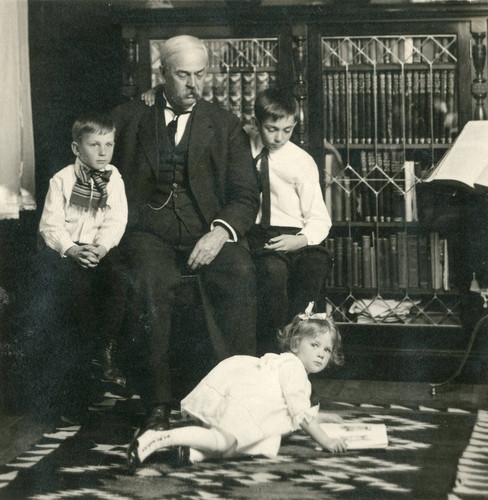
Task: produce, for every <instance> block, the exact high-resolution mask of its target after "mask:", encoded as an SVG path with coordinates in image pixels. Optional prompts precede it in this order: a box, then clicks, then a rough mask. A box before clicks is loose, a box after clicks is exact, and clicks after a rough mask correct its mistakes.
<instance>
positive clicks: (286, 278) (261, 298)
mask: <svg viewBox="0 0 488 500" xmlns="http://www.w3.org/2000/svg"><path fill="white" fill-rule="evenodd" d="M299 231H300V229H299V228H284V227H271V228H269V229H267V230H263V229H262V228H260V227H259V226H256V227H255V228H254V229H253V230H252V231H251V234H250V235H249V241H250V245H251V250H252V256H253V259H254V262H255V264H256V270H257V284H258V334H257V336H258V346H260V348H259V353H261V354H262V353H263V352H264V351H266V350H276V348H277V343H276V333H277V330H278V329H279V328H282V327H283V326H285V325H286V324H287V323H288V322H289V321H290V320H291V319H292V318H293V317H294V316H295V315H296V314H298V313H300V312H303V311H304V310H305V308H306V307H307V305H308V303H309V302H310V301H315V302H317V301H318V300H319V299H320V298H321V295H322V293H323V291H324V288H325V281H326V279H327V277H328V275H329V273H330V271H331V268H332V262H333V259H332V258H331V256H330V255H329V253H328V252H327V250H326V249H325V248H324V247H323V246H321V245H311V246H307V247H304V248H301V249H300V250H297V251H294V252H276V251H274V250H267V249H264V248H263V245H264V243H265V242H267V241H268V240H269V239H270V238H272V237H275V236H278V235H281V234H297V233H298V232H299ZM317 305H318V306H319V307H318V309H319V310H320V305H319V304H317Z"/></svg>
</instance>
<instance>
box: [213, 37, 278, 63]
mask: <svg viewBox="0 0 488 500" xmlns="http://www.w3.org/2000/svg"><path fill="white" fill-rule="evenodd" d="M205 45H206V46H207V49H208V63H209V68H210V69H212V68H220V69H227V68H276V65H277V63H278V39H277V38H247V39H246V38H245V39H234V40H232V39H212V40H205Z"/></svg>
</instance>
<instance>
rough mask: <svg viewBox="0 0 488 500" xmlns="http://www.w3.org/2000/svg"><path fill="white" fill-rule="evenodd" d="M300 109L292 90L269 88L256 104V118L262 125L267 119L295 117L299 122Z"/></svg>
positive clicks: (258, 98)
mask: <svg viewBox="0 0 488 500" xmlns="http://www.w3.org/2000/svg"><path fill="white" fill-rule="evenodd" d="M299 112H300V108H299V106H298V102H297V100H296V99H295V97H294V96H293V93H292V92H291V90H288V89H285V88H278V87H275V88H269V89H266V90H265V91H264V92H263V93H261V94H260V95H259V96H258V97H257V99H256V102H255V104H254V116H255V117H256V120H257V121H258V122H260V123H262V122H263V121H264V120H266V118H271V119H272V120H274V121H276V120H280V119H282V118H288V117H289V116H293V117H294V118H295V121H298V115H299Z"/></svg>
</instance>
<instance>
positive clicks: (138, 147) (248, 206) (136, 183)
mask: <svg viewBox="0 0 488 500" xmlns="http://www.w3.org/2000/svg"><path fill="white" fill-rule="evenodd" d="M112 118H113V119H114V122H115V126H116V136H115V137H116V139H115V141H116V142H115V152H114V159H113V161H112V163H113V164H114V165H116V166H117V168H118V169H119V170H120V172H121V173H122V176H123V178H124V181H125V185H126V191H127V198H128V201H129V226H130V222H131V220H133V218H134V216H136V213H137V207H138V206H140V205H143V204H145V203H147V201H148V199H149V198H148V197H149V195H150V193H151V190H152V186H153V185H154V183H155V182H156V179H157V177H156V175H157V171H158V137H164V135H163V134H166V125H165V123H164V112H163V106H162V104H161V101H160V99H157V102H156V105H155V106H151V107H149V106H146V105H145V104H144V102H142V101H140V100H133V101H130V102H128V103H125V104H122V105H121V106H119V107H117V108H116V109H115V110H114V111H113V113H112ZM188 182H189V186H190V189H191V192H192V194H193V196H194V198H195V200H196V202H197V204H198V208H199V209H200V211H201V213H202V215H203V217H204V218H205V221H206V222H207V224H208V225H209V226H210V224H211V222H212V221H213V220H215V219H222V220H224V221H225V222H227V223H228V224H230V225H231V226H232V227H233V228H234V230H235V231H236V233H237V234H238V236H239V237H242V236H244V235H245V233H246V232H247V231H248V230H249V229H250V228H251V227H252V225H253V224H254V221H255V219H256V215H257V211H258V207H259V191H258V187H257V182H256V177H255V175H254V171H253V167H252V157H251V150H250V146H249V140H248V138H247V135H246V133H245V132H244V131H243V129H242V124H241V123H240V121H239V120H238V119H237V117H236V116H234V115H232V114H231V113H229V112H227V111H225V110H223V109H221V108H220V107H219V106H217V105H215V104H211V103H209V102H206V101H204V100H200V101H198V102H197V104H196V105H195V108H194V116H193V120H192V124H191V129H190V138H189V148H188Z"/></svg>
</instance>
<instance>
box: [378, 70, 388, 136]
mask: <svg viewBox="0 0 488 500" xmlns="http://www.w3.org/2000/svg"><path fill="white" fill-rule="evenodd" d="M378 79H379V84H378V89H379V96H378V97H379V107H380V113H379V119H378V135H379V138H380V139H381V142H382V143H383V144H386V143H387V131H386V129H387V118H386V75H385V73H379V74H378Z"/></svg>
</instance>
